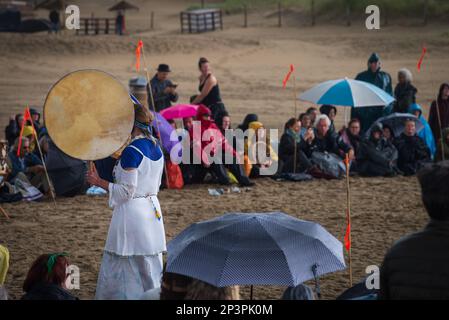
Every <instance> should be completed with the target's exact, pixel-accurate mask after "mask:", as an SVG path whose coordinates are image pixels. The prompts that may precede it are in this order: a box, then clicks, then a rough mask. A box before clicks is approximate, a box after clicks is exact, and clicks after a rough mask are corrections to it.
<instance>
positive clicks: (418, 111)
mask: <svg viewBox="0 0 449 320" xmlns="http://www.w3.org/2000/svg"><path fill="white" fill-rule="evenodd" d="M408 112H409V113H411V114H413V115H415V116H416V117H418V118H419V120H420V121H421V123H422V124H423V125H424V129H422V130H421V131H420V132H419V133H418V136H419V137H420V138H421V139H423V140H424V142H425V143H426V144H427V147H429V149H430V154H431V156H432V159H433V158H434V157H435V154H436V152H437V146H436V143H435V138H434V136H433V133H432V129H431V128H430V125H429V123H428V122H427V120H426V119H425V118H424V116H423V115H422V108H421V106H420V105H419V104H417V103H413V104H411V105H410V107H409V110H408Z"/></svg>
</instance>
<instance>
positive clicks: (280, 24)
mask: <svg viewBox="0 0 449 320" xmlns="http://www.w3.org/2000/svg"><path fill="white" fill-rule="evenodd" d="M278 27H279V28H281V27H282V4H281V2H280V1H279V2H278Z"/></svg>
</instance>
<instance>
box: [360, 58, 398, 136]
mask: <svg viewBox="0 0 449 320" xmlns="http://www.w3.org/2000/svg"><path fill="white" fill-rule="evenodd" d="M380 69H381V60H380V57H379V55H378V54H377V53H373V54H372V55H371V56H370V58H369V59H368V70H366V71H363V72H361V73H359V74H358V75H357V76H356V78H355V80H360V81H364V82H368V83H371V84H373V85H375V86H376V87H378V88H380V89H382V90H384V91H385V92H387V93H388V94H389V95H393V86H392V84H391V76H390V75H389V74H388V73H387V72H384V71H381V70H380ZM383 110H384V106H371V107H364V108H363V109H360V108H352V110H351V118H352V119H353V118H357V119H359V120H360V122H361V125H362V133H364V132H365V131H366V130H368V129H369V128H370V127H371V125H372V124H373V123H374V122H375V121H376V120H377V119H379V118H380V117H382V115H383Z"/></svg>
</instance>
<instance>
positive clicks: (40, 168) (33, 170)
mask: <svg viewBox="0 0 449 320" xmlns="http://www.w3.org/2000/svg"><path fill="white" fill-rule="evenodd" d="M28 171H29V172H31V173H34V174H38V173H40V172H44V166H43V165H37V166H32V167H30V168H28Z"/></svg>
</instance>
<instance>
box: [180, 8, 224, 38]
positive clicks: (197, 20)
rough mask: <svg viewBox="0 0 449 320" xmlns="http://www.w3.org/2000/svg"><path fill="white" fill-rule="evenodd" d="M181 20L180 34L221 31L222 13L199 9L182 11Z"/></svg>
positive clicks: (215, 10) (218, 10)
mask: <svg viewBox="0 0 449 320" xmlns="http://www.w3.org/2000/svg"><path fill="white" fill-rule="evenodd" d="M180 18H181V33H184V32H188V33H200V32H207V31H215V30H217V29H220V30H223V12H222V11H221V10H220V9H199V10H191V11H183V12H181V15H180Z"/></svg>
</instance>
